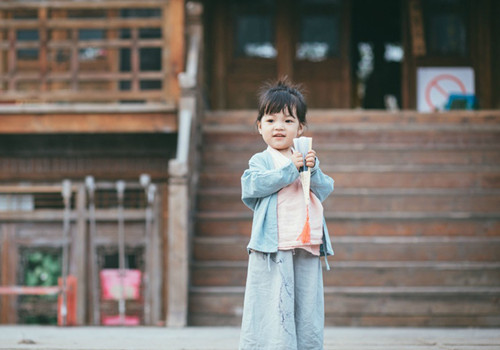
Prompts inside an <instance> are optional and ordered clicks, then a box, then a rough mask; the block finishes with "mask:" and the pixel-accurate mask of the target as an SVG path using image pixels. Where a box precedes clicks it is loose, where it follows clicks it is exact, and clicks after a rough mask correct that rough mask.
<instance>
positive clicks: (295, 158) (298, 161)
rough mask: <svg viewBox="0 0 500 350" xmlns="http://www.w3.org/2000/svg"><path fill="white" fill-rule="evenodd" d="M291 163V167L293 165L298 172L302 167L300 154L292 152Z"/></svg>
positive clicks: (302, 162)
mask: <svg viewBox="0 0 500 350" xmlns="http://www.w3.org/2000/svg"><path fill="white" fill-rule="evenodd" d="M292 163H293V165H295V167H296V168H297V170H300V168H301V167H303V166H304V159H303V158H302V153H299V152H293V154H292Z"/></svg>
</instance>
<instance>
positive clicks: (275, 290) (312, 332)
mask: <svg viewBox="0 0 500 350" xmlns="http://www.w3.org/2000/svg"><path fill="white" fill-rule="evenodd" d="M269 258H270V261H269V260H268V259H269ZM324 313H325V312H324V296H323V274H322V270H321V261H320V259H319V257H317V256H314V255H312V254H310V253H308V252H306V251H304V250H303V249H296V250H294V251H292V250H285V251H278V252H277V253H273V254H270V256H269V255H268V254H263V253H259V252H252V253H251V254H250V257H249V262H248V276H247V284H246V289H245V302H244V307H243V320H242V325H241V337H240V350H322V349H323V328H324V321H325V316H324Z"/></svg>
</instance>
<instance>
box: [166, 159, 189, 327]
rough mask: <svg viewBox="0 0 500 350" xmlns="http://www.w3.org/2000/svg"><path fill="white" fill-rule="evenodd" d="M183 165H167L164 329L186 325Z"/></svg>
mask: <svg viewBox="0 0 500 350" xmlns="http://www.w3.org/2000/svg"><path fill="white" fill-rule="evenodd" d="M186 170H187V169H186V165H185V163H184V164H183V163H178V162H176V160H171V161H170V163H169V172H170V177H169V185H168V187H169V194H168V201H169V203H168V208H169V217H168V280H167V286H168V299H167V322H166V324H167V326H169V327H184V326H186V325H187V310H188V295H189V294H188V292H189V291H188V288H189V237H188V236H189V235H188V225H189V216H188V215H189V214H188V213H189V210H188V208H189V203H188V201H189V194H188V178H187V171H186Z"/></svg>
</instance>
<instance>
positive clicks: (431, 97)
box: [417, 67, 475, 112]
mask: <svg viewBox="0 0 500 350" xmlns="http://www.w3.org/2000/svg"><path fill="white" fill-rule="evenodd" d="M474 92H475V91H474V70H473V69H472V68H469V67H453V68H451V67H449V68H448V67H425V68H418V70H417V110H418V111H419V112H433V111H435V110H440V111H442V110H443V108H444V105H445V104H446V102H448V97H449V96H450V94H453V93H457V94H474Z"/></svg>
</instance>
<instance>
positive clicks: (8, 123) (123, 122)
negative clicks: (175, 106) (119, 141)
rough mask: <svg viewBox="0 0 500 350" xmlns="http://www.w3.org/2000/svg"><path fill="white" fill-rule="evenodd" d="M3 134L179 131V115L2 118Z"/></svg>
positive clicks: (26, 116) (1, 127)
mask: <svg viewBox="0 0 500 350" xmlns="http://www.w3.org/2000/svg"><path fill="white" fill-rule="evenodd" d="M0 121H1V122H0V133H2V134H17V133H37V134H39V133H42V134H44V133H61V132H65V133H141V132H146V133H150V132H162V133H171V132H176V131H177V128H178V126H177V117H176V115H175V114H149V115H133V114H128V115H127V114H125V115H117V114H95V115H93V114H88V115H85V114H83V115H82V114H72V115H67V114H56V115H33V114H32V115H0Z"/></svg>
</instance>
